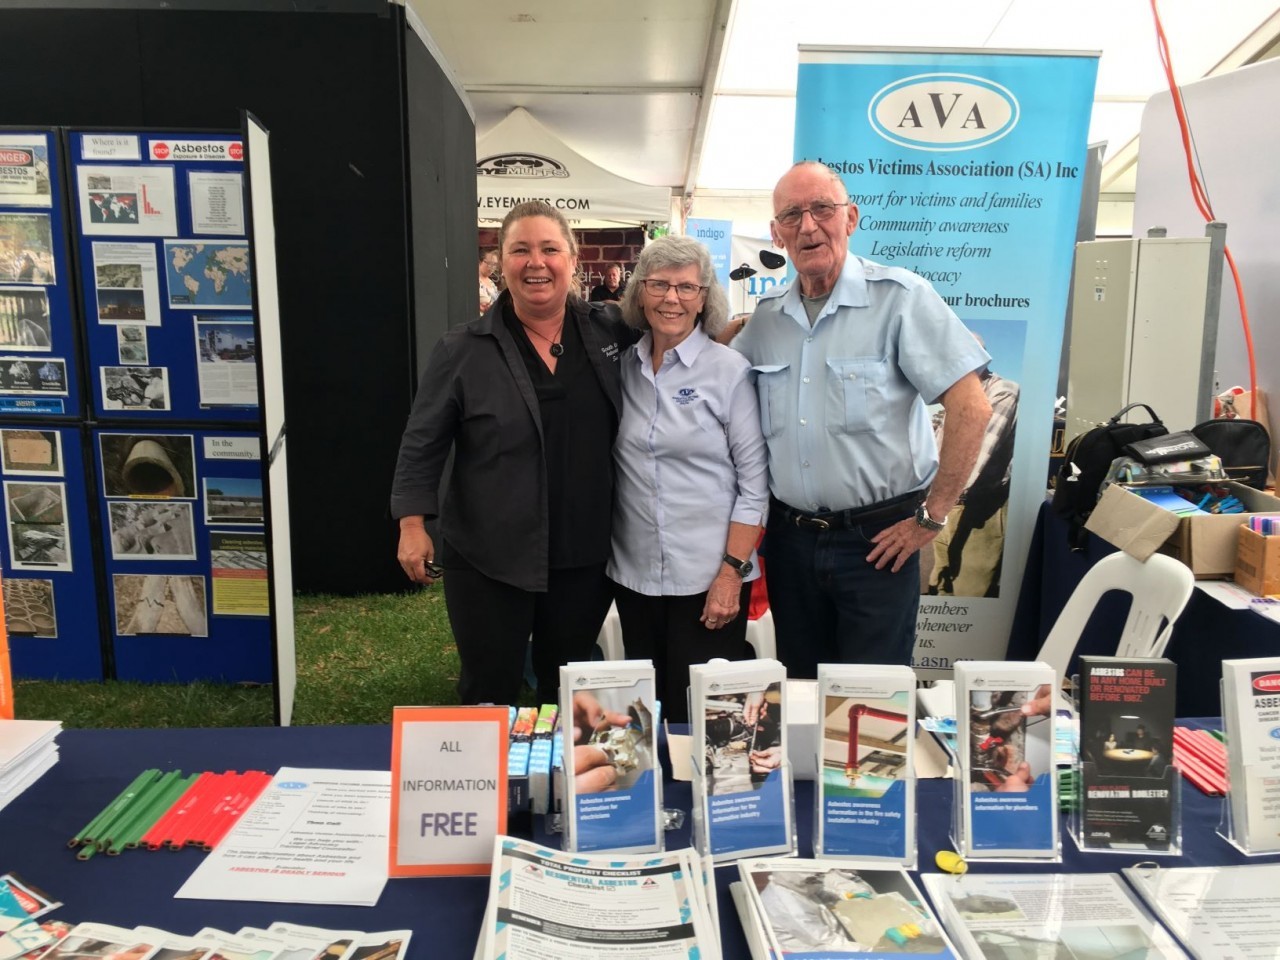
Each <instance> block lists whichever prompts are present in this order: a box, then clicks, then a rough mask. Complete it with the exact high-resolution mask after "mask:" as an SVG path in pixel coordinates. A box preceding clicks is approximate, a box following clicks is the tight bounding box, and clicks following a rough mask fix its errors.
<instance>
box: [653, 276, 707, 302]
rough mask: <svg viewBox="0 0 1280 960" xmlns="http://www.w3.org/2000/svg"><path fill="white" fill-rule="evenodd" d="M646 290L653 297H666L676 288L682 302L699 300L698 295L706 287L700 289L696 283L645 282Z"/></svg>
mask: <svg viewBox="0 0 1280 960" xmlns="http://www.w3.org/2000/svg"><path fill="white" fill-rule="evenodd" d="M643 283H644V288H645V289H646V290H648V291H649V293H650V295H651V296H655V297H665V296H666V295H667V291H668V290H670V289H671V288H672V287H675V288H676V296H677V297H679V298H680V299H681V300H694V299H697V296H698V294H700V293H701V292H702V291H703V290H705V289H707V288H706V287H700V286H698V285H697V284H696V283H674V284H673V283H667V281H665V280H645V281H643Z"/></svg>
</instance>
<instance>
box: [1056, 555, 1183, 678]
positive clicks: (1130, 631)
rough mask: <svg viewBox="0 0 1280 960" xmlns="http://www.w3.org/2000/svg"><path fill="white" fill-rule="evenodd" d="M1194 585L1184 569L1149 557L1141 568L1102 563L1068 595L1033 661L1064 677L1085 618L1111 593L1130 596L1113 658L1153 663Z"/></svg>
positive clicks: (1122, 560)
mask: <svg viewBox="0 0 1280 960" xmlns="http://www.w3.org/2000/svg"><path fill="white" fill-rule="evenodd" d="M1195 585H1196V581H1195V577H1194V576H1192V574H1191V570H1190V569H1189V568H1188V567H1187V566H1186V565H1185V564H1182V563H1179V562H1178V561H1177V560H1174V559H1173V558H1172V557H1167V556H1165V555H1164V554H1162V553H1153V554H1152V555H1151V556H1150V557H1148V558H1147V560H1146V561H1145V562H1144V561H1142V560H1135V559H1134V558H1133V557H1131V556H1129V555H1128V554H1127V553H1113V554H1111V555H1110V556H1107V557H1104V558H1103V559H1101V560H1099V561H1098V562H1097V563H1095V564H1094V565H1093V566H1092V567H1091V568H1090V570H1089V572H1088V573H1086V574H1085V575H1084V579H1082V580H1081V581H1080V583H1079V585H1078V586H1077V587H1076V588H1075V590H1074V591H1073V592H1072V594H1071V598H1070V599H1069V600H1067V605H1066V606H1065V607H1063V608H1062V612H1061V613H1060V614H1058V619H1057V620H1056V621H1054V624H1053V629H1052V630H1050V631H1049V636H1047V637H1046V638H1045V641H1044V645H1043V646H1042V647H1041V648H1040V652H1039V653H1038V654H1037V655H1036V659H1037V660H1041V661H1043V662H1044V663H1047V664H1049V666H1051V667H1053V669H1054V670H1056V671H1057V673H1058V676H1063V675H1065V674H1066V671H1067V666H1068V664H1070V663H1071V657H1072V655H1073V654H1074V653H1075V650H1076V644H1077V643H1078V642H1079V640H1080V634H1081V633H1082V632H1083V631H1084V627H1085V624H1086V623H1088V622H1089V616H1090V614H1092V613H1093V609H1094V607H1096V606H1097V605H1098V601H1099V600H1100V599H1101V598H1102V595H1103V594H1105V593H1107V592H1108V591H1110V590H1124V591H1126V592H1128V593H1130V594H1132V595H1133V604H1132V605H1131V606H1130V607H1129V618H1128V619H1127V620H1125V623H1124V630H1123V631H1121V633H1120V642H1119V645H1118V646H1117V647H1116V652H1115V655H1116V656H1117V657H1158V656H1160V655H1161V654H1163V653H1164V650H1165V647H1167V646H1168V645H1169V637H1170V636H1171V635H1172V634H1173V624H1174V622H1175V621H1176V620H1177V619H1178V617H1179V615H1180V614H1181V613H1182V611H1183V609H1184V608H1185V607H1186V605H1187V601H1188V600H1189V599H1191V591H1192V590H1194V589H1195Z"/></svg>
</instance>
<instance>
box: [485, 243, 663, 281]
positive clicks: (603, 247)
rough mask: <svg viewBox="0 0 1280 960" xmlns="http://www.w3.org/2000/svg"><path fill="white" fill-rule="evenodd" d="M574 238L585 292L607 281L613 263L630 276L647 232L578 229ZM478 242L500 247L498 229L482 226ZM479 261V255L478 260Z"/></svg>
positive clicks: (624, 275) (625, 275)
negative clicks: (619, 265) (576, 240)
mask: <svg viewBox="0 0 1280 960" xmlns="http://www.w3.org/2000/svg"><path fill="white" fill-rule="evenodd" d="M574 235H575V236H576V237H577V238H578V273H579V278H580V280H581V281H582V283H583V284H584V292H585V291H586V290H590V289H591V288H592V287H594V286H595V285H596V284H597V283H601V282H603V281H604V272H605V270H607V269H608V267H609V264H611V263H621V264H622V268H623V269H622V275H623V277H630V276H631V268H632V267H634V266H635V265H636V260H637V259H639V257H640V251H641V250H643V249H644V230H643V229H642V228H640V227H636V228H634V229H631V230H575V231H574ZM479 240H480V249H481V250H488V249H489V248H490V247H497V245H498V231H497V229H496V228H486V227H482V228H481V229H480V231H479ZM479 259H480V258H479V257H478V256H477V257H476V260H477V261H479Z"/></svg>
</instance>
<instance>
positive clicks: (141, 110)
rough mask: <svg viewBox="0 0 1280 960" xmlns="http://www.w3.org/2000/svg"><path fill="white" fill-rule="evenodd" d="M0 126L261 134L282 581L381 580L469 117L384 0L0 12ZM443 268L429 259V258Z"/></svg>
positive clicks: (464, 257)
mask: <svg viewBox="0 0 1280 960" xmlns="http://www.w3.org/2000/svg"><path fill="white" fill-rule="evenodd" d="M0 35H2V36H4V37H5V38H6V43H5V50H6V67H7V72H8V74H9V75H10V76H11V77H14V78H18V77H20V78H21V82H11V83H7V84H4V85H3V86H0V123H3V124H5V125H16V124H23V125H31V126H40V127H47V126H54V125H57V126H68V127H114V128H122V127H123V128H168V129H181V128H192V129H196V128H201V129H234V128H237V127H238V126H239V123H240V111H241V110H242V109H244V110H249V111H250V112H251V113H253V114H254V115H255V116H257V117H258V118H259V119H260V120H261V121H262V123H263V125H264V126H266V127H267V128H268V129H270V130H271V138H272V151H271V170H272V184H273V189H274V199H275V219H276V253H277V260H278V269H279V293H280V312H281V332H282V339H283V348H284V391H285V409H286V429H287V432H288V436H289V444H290V455H289V460H290V463H289V467H290V469H289V502H290V520H291V526H292V537H293V576H294V586H295V588H296V589H298V590H302V591H326V592H335V593H357V592H378V591H388V590H397V589H401V588H403V587H404V586H405V585H406V581H405V578H404V576H403V574H402V573H401V572H400V570H399V568H398V566H397V565H396V563H395V559H394V553H395V537H394V528H393V526H392V524H391V523H390V521H389V520H388V519H387V516H386V502H387V494H388V491H389V488H390V482H391V476H392V473H393V470H394V466H395V455H396V449H397V446H398V443H399V436H400V431H401V429H402V428H403V425H404V418H405V416H406V414H407V412H408V408H409V404H410V402H411V398H412V395H413V392H414V390H415V388H416V381H417V377H418V373H419V371H420V369H421V363H420V361H421V358H422V357H424V356H425V350H426V349H427V348H428V347H429V346H430V344H431V343H433V342H434V341H435V339H436V338H437V337H438V336H439V335H440V333H442V332H443V331H444V330H445V329H446V328H447V327H449V326H451V325H455V324H456V323H458V322H462V321H465V320H468V319H470V318H471V317H472V316H474V315H475V310H476V303H475V297H476V292H475V283H474V282H473V281H474V273H475V265H474V256H475V207H474V200H475V173H474V171H475V128H474V121H473V119H472V117H471V115H470V113H469V112H468V109H467V107H466V105H465V103H464V102H463V100H462V99H461V97H460V95H459V93H458V92H457V91H456V90H455V88H454V87H453V86H452V85H451V83H450V82H449V79H448V77H447V75H446V73H445V71H444V70H443V69H442V68H441V66H440V65H439V64H438V63H437V62H436V61H435V60H434V59H433V57H432V55H431V53H430V52H429V51H428V50H427V48H426V46H425V45H424V44H423V42H422V41H421V39H420V38H419V37H418V36H417V35H416V34H415V33H414V31H413V30H412V29H411V28H410V27H409V25H408V24H407V23H406V21H405V11H404V9H403V8H402V7H400V6H398V5H396V4H389V3H387V2H386V0H331V2H326V3H308V2H278V0H252V2H250V0H246V2H244V3H235V2H225V0H224V2H217V3H215V2H212V0H204V2H196V0H165V2H164V3H163V4H162V3H160V2H159V0H156V2H153V3H150V4H144V3H137V4H135V5H133V6H132V7H128V6H126V5H125V4H122V3H119V2H107V0H100V2H97V3H87V2H80V3H75V2H45V3H40V4H35V3H33V4H32V5H31V6H30V7H28V8H24V7H18V6H15V5H12V4H10V5H6V6H5V7H3V8H0ZM450 264H451V265H453V269H452V270H450V269H448V266H447V265H450Z"/></svg>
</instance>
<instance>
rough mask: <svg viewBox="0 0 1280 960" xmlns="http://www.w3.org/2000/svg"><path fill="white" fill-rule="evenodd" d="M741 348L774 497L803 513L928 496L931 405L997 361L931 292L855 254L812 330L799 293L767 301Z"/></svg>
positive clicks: (932, 458)
mask: <svg viewBox="0 0 1280 960" xmlns="http://www.w3.org/2000/svg"><path fill="white" fill-rule="evenodd" d="M733 347H734V349H736V350H738V351H739V352H741V353H742V354H743V355H744V356H745V357H746V358H747V360H748V361H749V362H750V364H751V370H752V376H753V377H754V378H755V383H756V391H757V394H758V397H759V403H760V421H761V428H762V430H763V432H764V436H765V441H766V443H767V444H768V448H769V483H770V487H771V488H772V490H773V495H774V496H775V497H777V498H778V499H779V500H781V501H782V502H783V503H786V504H789V505H790V506H792V507H795V508H796V509H798V510H803V511H806V512H825V511H829V510H845V509H851V508H855V507H865V506H869V505H871V504H874V503H879V502H881V501H883V500H888V499H890V498H892V497H898V496H902V495H904V494H908V493H911V492H913V491H917V490H923V489H925V488H926V487H928V485H929V484H930V483H931V482H932V480H933V477H934V474H935V473H937V471H938V449H937V445H936V444H935V443H934V439H933V429H932V427H931V425H930V422H929V417H928V414H927V412H926V410H925V405H926V404H928V403H934V402H936V401H937V400H938V398H939V397H941V396H942V394H944V393H945V392H946V391H947V390H948V389H949V388H950V387H951V386H952V385H953V384H955V383H956V381H958V380H960V378H961V377H963V376H965V374H968V373H971V372H973V371H975V370H978V369H980V368H981V367H982V366H983V365H984V364H986V363H988V362H990V359H991V358H990V356H989V355H988V354H987V352H986V351H985V350H984V349H983V348H982V347H981V346H979V344H978V342H977V341H976V340H975V339H974V338H973V335H972V334H971V333H970V332H969V331H968V330H967V329H966V328H965V326H964V324H962V323H961V322H960V320H959V318H958V317H956V315H955V314H954V313H953V312H952V310H951V308H950V307H948V306H947V305H946V304H945V303H944V302H943V300H942V298H941V297H939V296H938V294H937V293H936V292H935V291H934V289H933V287H932V286H930V284H929V283H928V281H926V280H924V279H923V278H921V277H918V276H916V275H915V274H914V273H911V272H910V271H908V270H903V269H901V268H898V267H886V266H882V265H881V264H878V263H873V262H871V261H870V260H864V259H862V258H861V257H857V256H854V255H853V254H850V255H849V256H848V257H847V258H846V259H845V263H844V267H843V268H842V270H841V272H840V276H839V278H838V279H837V280H836V283H835V286H834V287H833V288H832V290H831V296H830V297H829V299H828V300H827V302H826V304H825V305H824V306H823V308H822V311H821V312H820V313H819V314H818V317H817V320H816V321H815V322H814V323H813V325H812V326H810V324H809V318H808V317H807V316H806V314H805V309H804V304H803V303H802V301H801V297H800V284H799V282H798V281H797V282H793V283H790V284H787V285H785V286H782V287H775V288H774V289H772V290H770V291H769V292H768V293H766V294H764V296H762V297H761V298H760V302H759V305H758V306H757V307H756V310H755V313H754V314H753V315H752V317H751V321H750V322H749V323H748V324H747V325H746V327H745V328H744V329H743V331H742V332H741V333H740V334H738V336H737V337H736V338H735V339H734V341H733Z"/></svg>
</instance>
